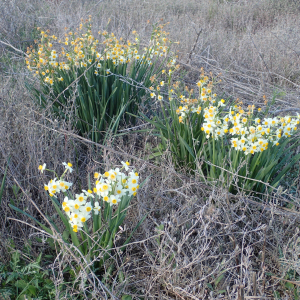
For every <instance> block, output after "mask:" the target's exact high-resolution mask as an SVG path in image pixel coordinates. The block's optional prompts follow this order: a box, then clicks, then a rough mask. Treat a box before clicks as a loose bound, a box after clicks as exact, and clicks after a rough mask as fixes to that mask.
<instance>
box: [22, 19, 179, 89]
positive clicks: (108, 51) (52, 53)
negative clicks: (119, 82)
mask: <svg viewBox="0 0 300 300" xmlns="http://www.w3.org/2000/svg"><path fill="white" fill-rule="evenodd" d="M163 27H164V25H159V26H157V27H156V28H155V29H154V31H153V34H152V36H151V39H150V42H149V45H148V46H147V47H144V48H141V47H140V38H139V36H138V34H137V32H136V31H133V32H132V34H133V41H130V40H126V41H125V40H124V39H123V38H119V39H118V38H117V37H116V36H115V34H114V33H109V32H107V31H106V30H104V31H98V36H97V35H94V34H93V33H92V24H91V18H89V19H88V20H86V22H82V23H81V24H80V26H79V28H77V29H76V30H75V31H69V32H67V33H65V37H64V38H61V39H59V38H58V37H57V36H55V35H52V34H50V31H49V30H46V31H44V30H42V29H39V30H40V39H39V40H37V41H35V42H36V46H37V47H33V46H31V47H29V48H28V49H27V54H28V57H27V58H26V64H27V68H28V69H29V70H30V71H32V72H33V73H34V74H35V75H36V76H39V78H40V80H41V81H42V82H43V83H44V84H46V85H49V86H52V85H54V84H58V85H59V83H60V82H62V81H64V80H65V79H66V78H64V77H65V76H67V74H68V72H74V71H75V72H76V71H82V70H86V69H90V68H92V70H93V73H94V74H95V75H96V76H97V75H100V74H102V75H109V74H111V73H113V72H112V70H110V69H109V68H107V65H108V63H107V62H109V63H110V62H112V66H114V67H117V66H120V67H122V66H125V65H127V64H129V63H131V62H134V61H135V62H137V63H141V64H146V65H149V66H151V65H152V64H153V60H154V59H156V58H157V57H166V56H167V54H168V52H169V48H170V40H169V39H168V38H167V35H168V33H167V32H165V31H164V30H163ZM172 63H175V61H172ZM80 73H81V72H80Z"/></svg>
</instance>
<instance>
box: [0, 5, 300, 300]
mask: <svg viewBox="0 0 300 300" xmlns="http://www.w3.org/2000/svg"><path fill="white" fill-rule="evenodd" d="M89 15H92V18H93V23H94V26H95V28H99V29H100V30H101V29H105V28H106V27H108V29H109V30H111V31H113V32H115V33H116V34H117V35H119V36H124V37H126V36H127V35H128V34H129V33H130V32H131V31H132V30H133V29H136V30H138V32H139V33H140V35H141V37H142V39H144V40H146V39H147V38H148V37H149V34H150V32H151V29H152V27H151V25H150V24H153V23H155V22H158V21H159V20H161V19H163V21H162V22H169V25H168V30H169V31H170V36H171V38H172V39H173V40H175V41H180V44H176V45H175V47H176V48H177V50H178V56H179V58H178V60H179V61H180V62H181V63H182V68H185V70H186V71H187V75H185V77H184V80H185V81H186V82H187V84H193V83H194V82H195V80H194V78H196V77H195V74H197V72H199V69H200V67H204V68H205V69H206V70H207V71H212V72H214V73H215V74H217V73H219V72H222V74H223V75H222V79H223V81H222V83H221V84H220V91H219V94H220V93H222V92H224V93H226V95H228V96H233V97H239V98H240V99H244V101H245V102H249V103H257V102H260V101H262V96H263V95H267V98H269V99H270V98H271V97H272V95H274V93H275V91H277V92H280V93H277V94H276V95H277V96H276V100H277V101H276V103H275V105H274V107H273V109H274V110H279V109H284V108H291V107H293V108H296V109H300V106H299V99H298V96H297V95H298V93H299V85H300V76H299V75H300V73H299V56H300V52H299V51H298V49H299V43H300V38H299V34H298V33H299V27H300V24H299V15H300V6H299V3H298V1H295V0H294V1H292V0H251V1H250V0H240V1H229V0H228V1H225V0H211V1H203V0H200V1H199V0H192V1H186V2H183V1H179V0H165V1H158V0H153V1H140V0H124V1H117V0H111V1H106V0H102V1H101V0H100V1H96V0H93V1H83V0H82V1H80V0H71V1H67V0H55V1H54V0H53V1H50V0H47V1H46V0H36V1H32V0H30V1H29V0H22V1H13V0H10V1H4V2H3V3H2V4H1V6H0V40H2V41H4V42H9V43H11V44H12V45H13V46H14V47H16V48H17V49H23V50H24V49H26V47H27V46H28V45H30V44H31V43H32V42H33V40H34V39H35V37H36V36H35V31H34V28H35V27H38V26H40V27H44V28H49V29H51V30H52V31H55V32H56V33H57V34H58V35H60V36H62V35H63V34H64V31H65V30H64V28H65V27H71V28H76V26H78V22H79V20H80V18H87V16H89ZM109 18H110V19H111V21H110V22H109V24H108V25H107V23H108V19H109ZM148 20H149V22H148ZM1 47H2V48H0V50H1V57H0V71H1V73H0V77H1V82H0V141H1V142H0V161H1V164H0V174H2V173H3V172H4V168H5V165H6V163H7V161H8V158H9V157H11V160H10V164H9V172H8V178H7V189H6V190H5V194H4V198H3V201H2V205H1V207H0V259H1V260H3V261H4V260H5V259H7V257H8V252H7V250H8V247H9V246H8V244H9V240H10V239H13V240H14V241H15V244H16V247H17V248H18V249H22V247H23V245H24V243H25V242H26V241H27V240H31V242H32V245H33V247H32V249H33V252H35V253H34V254H35V255H37V254H38V253H40V251H43V252H45V253H48V252H49V251H50V250H49V248H48V246H47V244H42V243H37V242H36V241H35V240H34V238H33V237H34V236H35V234H36V230H35V229H34V228H32V227H31V226H30V225H29V224H31V225H32V224H33V223H31V222H30V221H29V220H28V219H27V218H26V217H24V216H21V215H20V214H17V213H16V212H15V211H13V210H12V209H10V208H9V206H8V204H9V202H10V199H12V198H13V197H14V196H13V193H12V187H13V185H17V186H19V187H20V188H21V190H20V191H19V194H18V197H17V199H14V198H13V199H14V201H17V203H18V207H19V208H21V209H24V210H26V212H27V213H29V214H31V215H33V216H35V217H36V218H38V219H40V216H39V214H38V212H37V210H36V209H35V207H34V205H33V203H32V201H33V202H34V203H35V204H36V205H37V206H38V207H39V208H40V209H41V210H42V211H43V212H44V213H46V214H47V215H50V216H53V215H54V211H53V208H52V206H51V205H50V203H49V200H48V198H47V196H46V194H44V193H40V192H39V190H40V189H41V187H42V186H43V183H44V182H45V180H46V178H45V177H42V176H41V175H40V174H38V171H37V166H38V165H39V164H40V163H41V162H44V161H45V162H47V164H53V168H54V169H58V168H59V165H60V163H61V162H62V161H74V162H76V168H77V169H76V171H77V172H76V175H74V181H75V182H76V183H77V184H82V185H83V186H84V184H85V183H86V181H87V174H88V173H91V172H92V171H94V169H95V168H96V167H99V164H100V162H101V164H100V165H106V166H109V165H110V164H119V163H120V161H121V160H122V159H130V160H131V161H132V163H133V164H134V165H135V166H136V167H137V169H139V170H141V174H142V175H141V176H142V178H144V179H145V178H146V177H147V176H148V175H149V174H152V177H151V178H150V179H149V180H148V181H147V182H146V184H145V186H144V187H143V189H142V190H141V192H140V193H139V195H138V198H137V199H136V200H135V202H134V203H133V205H132V208H131V210H130V213H129V215H128V218H127V221H126V230H125V233H122V232H120V236H119V238H120V239H122V238H123V236H124V234H127V233H128V232H130V230H131V229H132V228H133V227H134V226H135V225H136V223H137V220H140V219H141V218H142V216H144V215H145V214H148V217H147V219H146V221H145V222H144V223H143V224H142V226H141V227H140V228H139V230H138V231H137V232H136V233H135V235H134V237H133V240H132V243H131V244H130V245H129V246H128V247H127V249H126V251H125V252H121V251H120V249H119V248H118V246H119V243H118V240H117V241H116V249H115V255H114V257H113V260H114V261H115V267H116V269H115V271H114V272H113V273H112V274H111V275H110V277H109V278H108V279H107V280H106V282H105V284H107V286H109V287H110V289H111V292H108V291H107V290H106V289H105V284H104V285H103V284H102V283H100V282H99V281H97V280H95V281H93V280H94V279H95V277H93V276H91V275H90V277H89V279H90V281H89V282H88V283H87V286H88V287H85V293H86V296H84V297H83V299H85V298H86V299H89V297H92V296H91V295H93V297H94V298H93V299H102V298H103V299H104V298H106V299H110V297H111V298H115V297H116V298H121V297H122V295H124V294H130V295H132V296H133V299H140V298H139V297H141V296H142V297H143V299H219V298H220V299H274V291H279V292H280V294H281V299H294V298H293V297H294V295H293V294H292V292H291V291H289V290H288V289H287V288H286V287H285V286H284V284H285V283H286V280H288V279H286V278H287V277H285V276H286V274H287V273H288V272H289V271H290V270H294V272H295V273H297V274H300V269H299V258H298V253H299V246H298V245H299V238H300V235H299V230H298V228H299V216H300V215H299V205H300V204H299V197H298V198H293V199H292V200H293V204H294V206H293V207H292V208H290V209H287V208H285V207H283V205H282V203H284V202H286V201H288V200H286V196H285V195H284V194H280V193H278V194H277V195H275V196H273V197H270V196H269V197H267V196H266V198H265V200H264V202H260V203H259V202H257V201H256V199H251V198H249V197H246V196H244V195H243V194H240V195H237V196H233V195H229V194H228V193H227V192H226V190H225V189H220V188H217V187H214V186H212V185H205V184H204V183H203V182H202V181H200V180H199V178H198V177H197V175H196V176H190V175H188V174H187V173H184V172H180V173H179V172H175V171H174V167H173V166H172V163H171V162H170V161H171V160H170V159H169V154H168V153H166V154H164V156H163V157H162V158H161V160H160V161H159V162H158V163H159V164H158V165H159V167H156V166H154V165H153V162H152V163H151V162H149V161H145V160H144V159H143V158H144V157H145V154H146V153H147V151H150V150H149V145H152V144H153V143H155V141H153V140H149V141H148V140H144V139H142V138H141V136H138V135H136V134H132V135H128V141H129V143H128V142H127V143H125V142H123V141H122V140H121V139H120V140H115V141H114V142H113V143H112V144H110V145H108V146H107V147H108V148H107V149H106V150H103V147H102V146H101V145H98V146H95V145H92V144H91V143H89V142H88V141H87V140H84V139H82V138H81V137H79V136H77V135H76V132H73V131H72V130H71V129H70V126H69V124H64V123H58V122H57V121H55V120H52V119H51V116H50V115H47V114H45V113H41V112H39V111H38V110H37V108H36V107H35V105H34V104H33V102H32V101H31V99H30V95H29V94H28V93H27V91H26V88H25V85H24V82H25V79H26V76H27V75H28V73H27V70H26V69H25V68H24V63H23V60H22V58H21V57H20V55H19V53H18V52H17V51H16V50H13V49H12V48H10V47H7V46H5V45H4V44H1ZM147 141H148V142H149V143H148V146H147V147H146V142H147ZM98 162H99V164H98ZM182 174H185V175H182ZM12 219H18V220H22V221H24V222H27V223H29V224H28V225H26V224H21V223H19V222H16V221H15V220H12ZM68 251H69V250H68V249H67V250H66V251H65V252H63V253H57V259H56V260H55V262H54V263H53V265H52V266H51V268H52V269H53V270H56V271H59V270H63V268H64V267H65V266H66V265H70V266H72V262H74V257H72V256H71V254H70V253H71V252H70V251H69V252H68ZM82 271H83V273H82V276H81V277H80V276H79V277H78V278H77V280H78V282H79V283H80V282H81V280H83V278H84V277H85V276H87V275H88V274H87V273H88V271H87V273H86V274H85V273H84V272H85V271H84V270H82ZM57 274H62V273H59V272H58V273H57ZM120 274H124V278H125V280H124V281H122V280H120ZM280 279H282V280H280ZM53 280H54V282H55V283H56V284H57V286H58V284H59V283H60V282H62V281H63V280H64V278H63V276H62V275H59V276H58V277H57V278H53ZM297 285H298V283H297ZM69 290H70V292H71V293H72V294H73V295H74V298H75V296H76V295H77V294H82V293H83V288H82V286H81V285H79V287H78V286H76V287H75V286H72V285H70V286H69ZM220 291H222V292H221V293H220ZM109 293H111V296H109ZM254 296H257V297H256V298H255V297H254ZM238 297H239V298H238ZM60 298H61V299H65V298H64V295H62V294H60V292H59V291H58V290H57V299H60Z"/></svg>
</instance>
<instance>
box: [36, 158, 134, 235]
mask: <svg viewBox="0 0 300 300" xmlns="http://www.w3.org/2000/svg"><path fill="white" fill-rule="evenodd" d="M63 165H64V166H65V171H64V173H63V175H62V176H61V177H60V178H57V177H56V178H54V179H51V180H50V181H49V183H48V184H47V185H45V186H44V188H45V190H46V191H47V192H48V193H49V195H50V196H51V197H53V196H56V197H57V196H58V194H59V193H60V192H63V193H64V194H65V197H64V200H63V203H62V208H63V210H64V211H65V213H66V215H67V216H68V218H69V223H70V225H71V227H72V229H73V231H74V232H77V231H78V230H80V229H82V227H83V226H84V223H85V222H86V221H87V220H89V219H91V217H92V213H94V214H95V215H98V214H99V212H100V210H101V207H103V205H105V203H108V204H109V205H110V206H113V205H117V204H118V203H119V202H120V201H122V197H124V196H128V197H131V196H135V195H136V193H137V190H138V189H139V184H138V182H139V174H138V173H137V172H134V171H133V168H131V167H130V164H129V162H122V168H121V169H120V168H115V169H111V170H109V171H107V172H105V173H104V174H100V173H95V174H94V177H95V179H96V182H95V187H94V189H93V191H91V190H87V191H86V190H82V191H81V193H79V194H75V197H72V196H70V193H68V194H67V193H66V192H67V191H68V190H69V188H70V187H71V186H72V183H70V182H67V181H65V180H64V176H65V174H66V173H67V172H72V170H73V169H72V164H71V163H63ZM38 169H39V170H40V171H41V173H43V172H44V170H46V164H43V165H40V166H39V167H38ZM123 169H124V170H125V171H126V172H127V173H128V174H125V173H124V172H122V170H123Z"/></svg>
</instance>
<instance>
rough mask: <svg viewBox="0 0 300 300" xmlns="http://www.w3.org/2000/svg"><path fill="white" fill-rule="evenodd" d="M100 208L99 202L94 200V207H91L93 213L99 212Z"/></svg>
mask: <svg viewBox="0 0 300 300" xmlns="http://www.w3.org/2000/svg"><path fill="white" fill-rule="evenodd" d="M100 209H101V207H100V205H99V202H95V205H94V208H93V210H94V213H95V215H98V214H99V211H100Z"/></svg>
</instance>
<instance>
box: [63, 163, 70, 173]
mask: <svg viewBox="0 0 300 300" xmlns="http://www.w3.org/2000/svg"><path fill="white" fill-rule="evenodd" d="M62 164H63V165H64V166H65V168H66V170H69V171H70V173H72V171H73V169H72V164H71V163H69V162H68V163H66V162H63V163H62Z"/></svg>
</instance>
